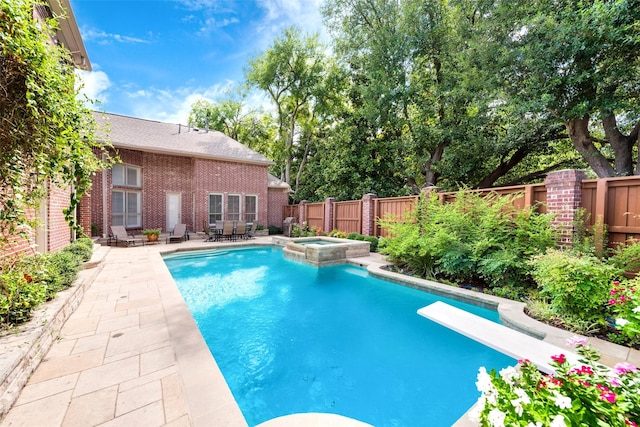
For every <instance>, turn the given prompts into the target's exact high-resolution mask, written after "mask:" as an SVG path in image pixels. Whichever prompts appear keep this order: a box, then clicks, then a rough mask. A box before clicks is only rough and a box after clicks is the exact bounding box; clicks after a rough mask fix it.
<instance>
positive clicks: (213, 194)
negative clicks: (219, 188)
mask: <svg viewBox="0 0 640 427" xmlns="http://www.w3.org/2000/svg"><path fill="white" fill-rule="evenodd" d="M211 196H220V208H221V211H220V218H221V220H222V219H224V207H225V205H224V194H223V193H209V194H207V209H208V210H207V221H208V222H209V225H210V226H213V225H214V223H212V222H211V215H212V212H211ZM215 214H217V212H216V213H215Z"/></svg>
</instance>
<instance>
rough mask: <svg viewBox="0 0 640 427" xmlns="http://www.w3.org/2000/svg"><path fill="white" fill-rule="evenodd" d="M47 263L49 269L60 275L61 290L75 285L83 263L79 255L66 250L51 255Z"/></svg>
mask: <svg viewBox="0 0 640 427" xmlns="http://www.w3.org/2000/svg"><path fill="white" fill-rule="evenodd" d="M47 261H48V262H47V266H48V268H49V269H51V270H53V271H55V272H57V273H58V276H59V284H60V289H64V288H67V287H69V286H71V285H72V284H73V282H74V281H75V280H76V277H77V276H78V271H80V266H81V263H82V261H81V259H80V258H79V257H78V255H76V254H74V253H72V252H71V251H65V250H62V251H58V252H55V253H53V254H51V255H50V256H49V257H48V260H47Z"/></svg>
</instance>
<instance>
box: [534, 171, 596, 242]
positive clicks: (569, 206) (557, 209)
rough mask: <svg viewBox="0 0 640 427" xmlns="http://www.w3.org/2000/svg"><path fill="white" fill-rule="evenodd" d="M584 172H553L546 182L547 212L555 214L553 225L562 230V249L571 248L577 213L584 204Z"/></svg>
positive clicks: (585, 176)
mask: <svg viewBox="0 0 640 427" xmlns="http://www.w3.org/2000/svg"><path fill="white" fill-rule="evenodd" d="M585 179H587V174H586V173H584V171H580V170H575V169H567V170H561V171H556V172H551V173H550V174H549V175H547V179H546V180H545V181H544V184H545V187H546V188H547V212H549V213H553V214H554V215H555V219H554V220H553V225H554V226H555V227H557V228H558V229H559V230H560V242H559V245H560V247H567V246H571V239H572V236H573V232H574V219H575V217H576V211H577V210H578V208H580V205H581V203H582V181H583V180H585Z"/></svg>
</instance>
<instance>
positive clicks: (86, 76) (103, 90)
mask: <svg viewBox="0 0 640 427" xmlns="http://www.w3.org/2000/svg"><path fill="white" fill-rule="evenodd" d="M94 68H97V65H95V64H94ZM76 78H77V79H78V80H79V83H80V84H81V85H82V87H81V88H80V94H81V95H85V96H86V97H87V98H89V99H90V100H95V101H99V102H100V103H105V102H106V101H107V100H108V99H109V93H108V92H107V90H108V89H109V88H110V87H111V81H110V80H109V76H108V75H107V73H105V72H104V71H99V70H98V71H83V70H76Z"/></svg>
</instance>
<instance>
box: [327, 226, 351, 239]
mask: <svg viewBox="0 0 640 427" xmlns="http://www.w3.org/2000/svg"><path fill="white" fill-rule="evenodd" d="M329 237H336V238H338V239H344V238H346V237H347V235H346V234H345V233H344V232H342V231H340V230H337V229H335V228H334V229H333V230H331V232H330V233H329Z"/></svg>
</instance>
